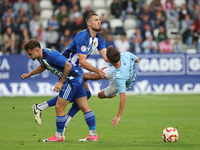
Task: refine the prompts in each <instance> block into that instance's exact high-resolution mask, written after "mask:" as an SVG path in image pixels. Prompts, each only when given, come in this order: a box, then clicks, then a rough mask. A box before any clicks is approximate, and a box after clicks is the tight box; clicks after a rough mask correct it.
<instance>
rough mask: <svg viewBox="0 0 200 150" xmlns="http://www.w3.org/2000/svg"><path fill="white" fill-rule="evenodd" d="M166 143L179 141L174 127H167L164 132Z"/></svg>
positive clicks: (163, 136)
mask: <svg viewBox="0 0 200 150" xmlns="http://www.w3.org/2000/svg"><path fill="white" fill-rule="evenodd" d="M162 139H163V141H164V142H176V141H177V140H178V131H177V130H176V129H175V128H173V127H167V128H165V129H164V130H163V132H162Z"/></svg>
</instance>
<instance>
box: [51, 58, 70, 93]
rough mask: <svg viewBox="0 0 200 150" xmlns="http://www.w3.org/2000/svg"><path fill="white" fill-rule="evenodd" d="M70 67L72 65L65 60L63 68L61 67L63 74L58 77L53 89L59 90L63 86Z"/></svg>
mask: <svg viewBox="0 0 200 150" xmlns="http://www.w3.org/2000/svg"><path fill="white" fill-rule="evenodd" d="M71 68H72V65H71V64H70V63H69V62H68V61H66V63H65V66H64V69H63V75H62V77H61V78H60V81H59V82H58V83H57V84H56V85H55V87H54V91H56V92H60V90H61V88H62V86H63V83H64V82H65V80H66V78H67V76H68V75H69V73H70V71H71Z"/></svg>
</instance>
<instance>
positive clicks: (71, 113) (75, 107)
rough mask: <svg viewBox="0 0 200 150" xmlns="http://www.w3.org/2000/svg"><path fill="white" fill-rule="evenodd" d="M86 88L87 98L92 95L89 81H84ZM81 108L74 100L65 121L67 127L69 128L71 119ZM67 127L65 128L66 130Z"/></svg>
mask: <svg viewBox="0 0 200 150" xmlns="http://www.w3.org/2000/svg"><path fill="white" fill-rule="evenodd" d="M84 89H85V92H86V94H87V100H88V99H89V98H90V97H91V92H90V90H89V86H88V83H87V82H84ZM79 110H80V108H79V107H78V105H77V103H76V102H73V104H72V107H71V108H70V109H69V111H68V113H67V121H66V123H65V127H66V128H67V126H68V124H69V122H70V121H71V119H72V118H73V117H74V115H75V114H76V113H77V112H79ZM66 128H65V130H66Z"/></svg>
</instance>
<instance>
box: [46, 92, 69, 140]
mask: <svg viewBox="0 0 200 150" xmlns="http://www.w3.org/2000/svg"><path fill="white" fill-rule="evenodd" d="M69 102H70V101H69V100H65V99H63V98H61V97H60V96H58V99H57V103H56V105H55V110H56V126H57V130H56V133H55V135H54V136H52V137H50V138H48V139H44V140H43V142H62V141H64V140H65V137H64V135H63V130H64V126H65V122H66V120H67V117H66V114H65V107H66V106H67V104H68V103H69Z"/></svg>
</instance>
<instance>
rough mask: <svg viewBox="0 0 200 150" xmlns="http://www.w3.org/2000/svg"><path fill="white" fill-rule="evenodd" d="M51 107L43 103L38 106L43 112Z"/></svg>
mask: <svg viewBox="0 0 200 150" xmlns="http://www.w3.org/2000/svg"><path fill="white" fill-rule="evenodd" d="M48 107H49V105H48V103H47V102H44V103H41V104H38V105H37V108H38V109H40V110H41V111H43V110H44V109H46V108H48Z"/></svg>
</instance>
